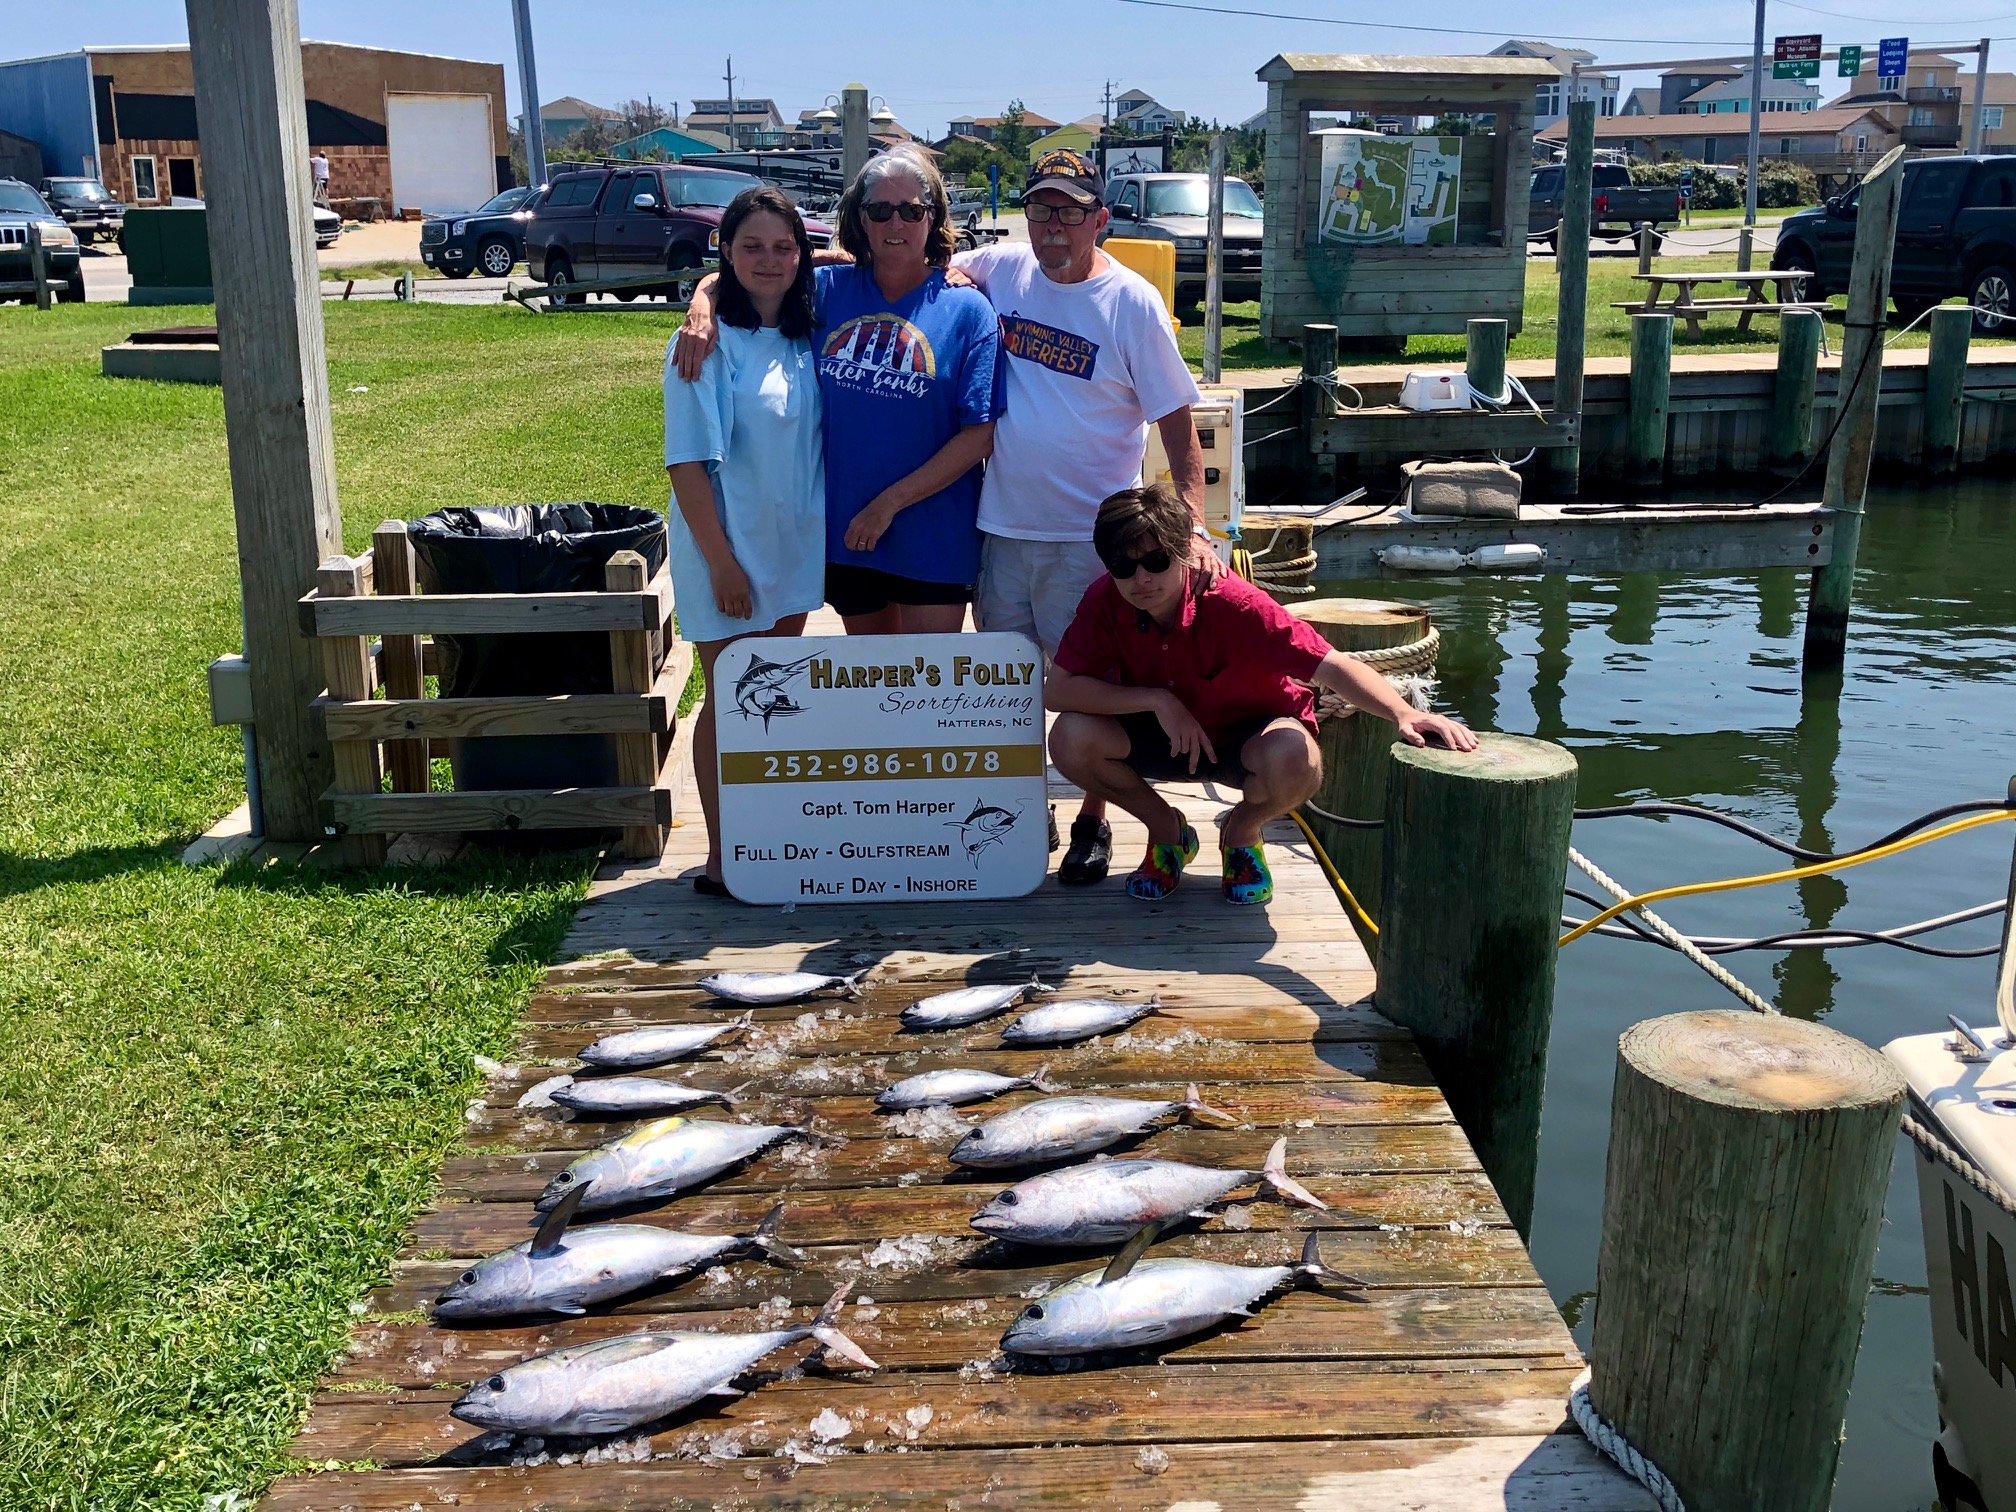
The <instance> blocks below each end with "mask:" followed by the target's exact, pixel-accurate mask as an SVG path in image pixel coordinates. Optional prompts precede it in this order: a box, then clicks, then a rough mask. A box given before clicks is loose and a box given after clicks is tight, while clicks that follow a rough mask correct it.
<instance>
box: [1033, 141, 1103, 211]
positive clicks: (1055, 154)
mask: <svg viewBox="0 0 2016 1512" xmlns="http://www.w3.org/2000/svg"><path fill="white" fill-rule="evenodd" d="M1038 189H1056V190H1060V191H1061V192H1063V193H1065V194H1068V195H1069V196H1070V197H1071V198H1072V199H1074V200H1076V201H1077V202H1078V203H1079V204H1081V205H1096V204H1098V203H1099V202H1100V201H1101V200H1102V199H1104V198H1105V197H1106V178H1105V175H1104V174H1102V173H1100V171H1099V170H1098V169H1097V168H1095V167H1093V166H1092V160H1091V159H1090V158H1088V157H1086V156H1085V155H1084V154H1083V153H1079V152H1073V151H1072V150H1071V149H1070V148H1068V147H1053V148H1051V149H1050V150H1049V151H1048V152H1046V153H1044V154H1043V155H1042V156H1041V157H1039V158H1037V159H1036V163H1035V166H1034V167H1032V168H1031V169H1030V170H1029V184H1028V187H1027V188H1025V189H1024V190H1023V191H1022V197H1023V198H1024V199H1027V198H1028V197H1029V196H1030V195H1032V194H1034V193H1035V192H1036V191H1037V190H1038Z"/></svg>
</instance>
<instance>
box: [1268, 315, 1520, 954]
mask: <svg viewBox="0 0 2016 1512" xmlns="http://www.w3.org/2000/svg"><path fill="white" fill-rule="evenodd" d="M1471 323H1472V324H1473V325H1475V324H1477V323H1478V322H1475V321H1473V322H1471ZM1496 324H1498V325H1499V326H1501V327H1502V326H1503V324H1504V322H1502V321H1499V322H1496ZM1288 612H1289V613H1290V614H1292V615H1294V616H1295V617H1296V618H1297V619H1300V620H1304V621H1306V622H1307V623H1308V624H1309V625H1311V626H1312V627H1314V628H1315V630H1316V631H1317V633H1319V634H1320V635H1321V636H1322V637H1323V638H1324V639H1325V640H1327V641H1328V642H1330V644H1331V645H1333V646H1335V647H1336V648H1337V649H1338V650H1339V651H1378V650H1384V649H1386V648H1387V647H1391V646H1411V645H1413V644H1415V643H1416V642H1417V641H1421V640H1425V639H1426V638H1427V636H1428V631H1429V629H1430V625H1429V616H1428V611H1427V609H1426V608H1424V607H1422V606H1421V605H1419V604H1399V603H1389V602H1386V601H1384V600H1381V599H1357V598H1337V599H1314V600H1311V601H1310V602H1308V603H1302V604H1292V605H1290V606H1289V608H1288ZM1318 732H1319V733H1318V739H1319V743H1320V744H1321V746H1322V749H1323V785H1322V786H1321V787H1320V788H1318V789H1317V790H1316V806H1317V807H1318V808H1323V809H1328V810H1329V811H1330V812H1331V813H1333V814H1339V815H1342V816H1343V817H1344V818H1346V819H1371V820H1377V819H1380V818H1382V817H1383V816H1384V814H1385V811H1386V773H1387V768H1388V767H1390V766H1391V765H1392V759H1393V754H1392V753H1393V727H1392V726H1391V725H1389V724H1388V723H1386V721H1385V720H1383V719H1380V718H1378V717H1376V716H1374V715H1370V714H1361V713H1350V714H1340V715H1335V716H1332V717H1330V718H1327V719H1325V720H1323V722H1322V723H1321V724H1320V725H1319V726H1318ZM1309 827H1310V828H1311V829H1313V830H1315V832H1316V838H1317V839H1318V840H1320V841H1322V842H1323V848H1324V850H1326V851H1328V852H1329V853H1330V859H1331V861H1332V862H1333V863H1334V864H1335V865H1336V867H1337V870H1338V873H1339V874H1340V875H1341V876H1342V877H1343V878H1344V881H1345V883H1346V885H1348V886H1349V887H1350V889H1351V892H1352V895H1353V896H1354V897H1356V898H1357V899H1358V902H1359V903H1360V905H1361V906H1363V908H1364V909H1365V911H1366V912H1367V913H1368V914H1370V915H1371V916H1372V917H1373V918H1374V919H1377V918H1378V917H1379V909H1380V905H1381V899H1382V896H1383V893H1384V889H1383V887H1382V886H1381V878H1380V853H1381V850H1382V844H1381V840H1380V833H1379V831H1378V830H1367V829H1354V828H1351V827H1350V826H1347V825H1342V824H1335V823H1332V822H1331V821H1330V820H1328V819H1324V818H1321V817H1320V816H1318V815H1315V814H1311V815H1310V816H1309ZM1351 922H1352V926H1353V927H1354V928H1356V929H1357V930H1358V934H1359V938H1360V940H1361V942H1362V943H1363V944H1364V946H1365V948H1366V950H1367V951H1368V952H1370V951H1375V950H1376V949H1377V942H1376V938H1375V937H1374V936H1373V935H1372V934H1371V933H1370V931H1368V930H1366V929H1365V928H1364V926H1363V925H1361V924H1359V923H1358V921H1357V919H1356V918H1353V919H1352V921H1351Z"/></svg>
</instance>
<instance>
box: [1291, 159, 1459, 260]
mask: <svg viewBox="0 0 2016 1512" xmlns="http://www.w3.org/2000/svg"><path fill="white" fill-rule="evenodd" d="M1318 135H1319V136H1321V137H1322V139H1323V178H1322V209H1321V214H1320V217H1319V219H1318V221H1317V236H1318V239H1319V240H1322V241H1329V242H1342V243H1344V244H1346V245H1347V246H1357V247H1369V246H1378V245H1381V244H1390V243H1395V242H1397V243H1401V244H1403V245H1406V246H1416V247H1420V246H1451V245H1453V244H1454V243H1455V241H1456V191H1457V181H1458V178H1459V176H1460V172H1461V168H1462V163H1463V139H1462V138H1461V137H1445V136H1411V137H1403V136H1381V135H1377V134H1375V133H1372V132H1362V131H1350V130H1342V131H1324V132H1319V133H1318Z"/></svg>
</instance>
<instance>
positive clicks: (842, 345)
mask: <svg viewBox="0 0 2016 1512" xmlns="http://www.w3.org/2000/svg"><path fill="white" fill-rule="evenodd" d="M819 370H820V372H822V373H823V374H825V375H826V377H827V378H829V379H831V380H832V381H833V382H834V383H837V384H838V385H840V387H842V388H851V389H858V390H860V391H861V392H863V393H874V394H887V393H898V394H914V395H917V396H919V397H922V396H923V395H925V394H927V393H929V392H930V386H931V380H932V379H933V378H935V377H937V376H938V359H937V357H936V356H935V355H933V353H932V351H931V342H930V340H929V339H928V338H927V337H926V336H925V334H924V333H923V332H922V331H920V330H918V329H917V327H916V326H914V325H912V324H911V323H910V322H909V321H907V320H905V319H904V318H903V317H902V316H901V315H891V314H889V313H887V312H886V311H885V312H883V313H882V314H879V315H857V316H855V317H854V318H853V319H852V320H850V321H848V322H846V323H845V324H844V325H842V326H840V327H839V329H837V330H835V331H834V332H833V334H832V335H830V336H828V337H827V338H826V344H825V345H824V346H823V347H821V348H820V349H819Z"/></svg>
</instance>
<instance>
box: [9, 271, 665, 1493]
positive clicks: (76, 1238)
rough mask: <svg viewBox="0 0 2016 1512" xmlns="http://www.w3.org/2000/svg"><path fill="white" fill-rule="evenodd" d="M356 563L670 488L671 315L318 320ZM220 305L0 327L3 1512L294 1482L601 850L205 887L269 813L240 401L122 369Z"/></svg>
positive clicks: (94, 309) (346, 313) (360, 312)
mask: <svg viewBox="0 0 2016 1512" xmlns="http://www.w3.org/2000/svg"><path fill="white" fill-rule="evenodd" d="M324 312H325V316H326V319H327V323H328V331H329V346H330V352H331V380H332V381H331V389H332V391H333V396H334V410H335V430H336V470H337V478H338V483H339V487H340V497H341V503H342V506H343V513H344V520H345V536H346V539H347V541H348V542H349V544H350V545H351V547H352V549H357V548H361V547H362V546H363V545H364V544H365V542H366V540H367V538H368V536H369V534H370V531H371V529H372V527H373V526H374V525H376V524H377V522H378V521H380V520H381V519H385V518H388V517H395V516H396V517H402V518H410V517H413V516H417V515H420V514H422V513H425V512H426V511H428V510H429V509H432V508H435V507H437V506H440V505H444V504H451V503H474V502H497V503H503V502H513V501H520V500H535V499H553V500H557V499H603V500H611V501H619V502H637V503H652V504H658V503H661V502H662V501H663V499H664V497H665V481H664V473H663V471H662V468H661V466H660V464H659V457H660V456H661V455H662V451H661V440H660V429H659V426H660V420H659V415H660V407H659V402H658V384H659V372H660V363H661V359H662V353H663V347H664V342H665V339H666V336H667V333H668V331H669V329H670V328H671V325H672V323H673V319H672V317H671V316H669V315H666V316H655V315H647V314H637V313H632V314H630V315H628V316H626V317H624V318H622V319H611V320H605V319H601V318H599V317H595V316H582V317H573V318H542V317H535V316H532V315H528V314H526V313H524V312H522V311H519V310H516V309H509V310H506V309H502V308H497V309H491V308H485V307H453V308H451V307H442V306H435V307H429V306H426V305H399V304H387V303H376V304H352V305H325V306H324ZM136 313H144V314H145V317H146V319H145V321H143V322H139V323H152V324H159V325H171V324H176V323H178V322H182V321H191V320H207V319H209V318H212V317H211V314H210V312H209V311H208V310H207V309H203V310H197V309H189V310H154V311H146V312H134V311H131V310H128V309H127V308H125V307H124V306H121V305H88V306H59V307H58V308H57V309H56V310H55V311H53V312H51V313H49V314H37V313H35V312H34V311H32V310H26V309H20V308H4V309H0V524H4V528H0V582H4V583H5V584H6V585H7V591H6V592H5V594H0V644H5V645H7V646H9V647H11V648H12V649H13V652H14V655H13V656H12V657H10V659H9V668H8V675H7V676H6V677H5V678H4V679H0V777H4V780H0V1023H4V1024H5V1025H6V1027H7V1030H8V1037H7V1047H8V1051H7V1061H8V1068H7V1069H8V1074H7V1075H6V1076H5V1077H4V1078H0V1191H4V1192H5V1193H6V1194H7V1198H8V1201H7V1213H6V1223H5V1226H4V1229H0V1507H5V1508H9V1509H15V1508H20V1509H28V1508H51V1509H57V1508H60V1509H65V1512H85V1509H92V1512H111V1509H125V1508H141V1507H145V1508H148V1509H156V1508H168V1509H184V1508H186V1509H188V1512H200V1509H202V1507H203V1505H204V1498H205V1497H206V1496H207V1495H217V1494H220V1493H226V1492H233V1491H236V1492H239V1493H242V1494H244V1495H246V1496H254V1495H256V1494H257V1493H258V1492H259V1490H260V1489H261V1487H262V1486H263V1485H264V1484H265V1482H266V1481H267V1480H268V1478H270V1477H271V1476H272V1475H273V1474H274V1473H276V1472H277V1471H279V1470H280V1469H282V1468H283V1466H284V1455H285V1450H286V1446H287V1443H288V1441H289V1439H290V1437H291V1436H292V1434H293V1432H294V1430H295V1427H296V1425H297V1423H298V1422H299V1419H300V1416H301V1413H302V1410H303V1404H304V1401H305V1397H306V1394H307V1392H308V1391H309V1389H310V1388H311V1386H312V1385H313V1383H314V1381H315V1379H316V1377H317V1376H318V1375H319V1374H320V1373H321V1372H322V1371H323V1369H324V1368H325V1367H326V1366H327V1365H328V1363H329V1361H330V1360H331V1359H332V1358H333V1357H334V1355H335V1353H336V1351H338V1350H339V1349H340V1348H341V1347H342V1342H343V1337H344V1331H345V1328H346V1325H347V1324H348V1323H349V1322H350V1313H349V1310H348V1309H349V1306H350V1304H351V1303H352V1302H353V1301H354V1300H355V1299H357V1298H358V1297H359V1296H360V1295H361V1294H362V1292H363V1291H364V1290H365V1288H366V1287H368V1286H369V1285H370V1284H371V1283H372V1282H373V1281H374V1280H376V1279H377V1278H379V1277H381V1276H382V1275H384V1274H385V1272H386V1267H387V1263H388V1261H389V1260H390V1258H391V1256H392V1255H393V1254H394V1252H395V1250H396V1248H397V1245H398V1242H399V1236H400V1233H401V1231H402V1228H403V1227H404V1225H405V1224H406V1223H407V1222H408V1221H409V1219H410V1218H411V1217H412V1216H413V1214H414V1213H415V1212H416V1211H417V1209H418V1208H419V1207H420V1206H421V1204H422V1203H423V1202H424V1201H425V1199H426V1198H427V1195H428V1193H429V1191H430V1189H431V1187H432V1184H433V1180H434V1173H435V1169H436V1167H437V1164H438V1162H439V1161H440V1159H441V1157H442V1155H443V1154H444V1153H445V1152H446V1151H448V1150H449V1149H451V1148H452V1147H453V1146H454V1145H455V1143H456V1141H457V1139H458V1137H459V1131H460V1130H461V1128H462V1110H463V1107H464V1105H465V1104H466V1103H467V1101H468V1100H469V1099H470V1098H471V1097H472V1096H473V1095H475V1093H476V1091H477V1088H478V1082H479V1077H478V1074H477V1072H476V1070H475V1067H474V1065H473V1062H472V1056H474V1055H476V1054H479V1053H480V1054H486V1055H491V1056H501V1055H503V1054H505V1053H506V1052H507V1051H508V1049H509V1047H510V1044H511V1040H512V1024H513V1021H514V1017H515V1014H516V1012H517V1009H518V1007H519V1005H520V1004H521V1003H522V1001H523V998H524V996H525V994H526V993H527V991H528V990H529V989H530V988H531V987H532V986H533V984H534V983H535V982H536V980H537V978H538V976H539V968H540V966H541V964H542V963H543V962H545V961H546V960H548V959H549V958H550V956H551V954H552V952H553V950H554V948H555V946H556V945H557V943H558V941H559V938H560V935H561V933H562V931H563V930H564V928H565V926H566V922H567V920H568V918H569V917H570V915H571V913H572V910H573V908H574V906H575V903H576V902H577V900H578V899H579V898H580V896H581V894H582V890H583V887H584V884H585V881H586V879H587V876H588V862H587V858H586V857H585V856H584V855H581V854H578V853H576V854H572V855H563V856H557V857H548V858H544V859H516V860H513V859H508V858H495V857H478V858H476V859H471V860H467V861H464V862H460V863H457V864H455V865H453V866H449V867H446V868H438V869H427V870H409V871H405V872H403V873H397V872H388V873H381V874H378V875H370V876H331V875H328V874H325V873H322V872H318V871H313V870H306V869H300V868H294V867H273V868H270V869H267V870H264V871H256V872H255V871H253V870H251V869H249V868H245V867H239V868H234V869H229V870H227V869H223V868H217V867H211V868H204V869H199V870H190V869H186V868H184V867H183V866H181V865H180V864H179V862H178V860H177V856H178V853H179V851H180V849H181V847H182V846H183V844H184V843H186V842H187V841H188V840H189V839H190V838H191V837H192V836H194V835H195V834H197V833H199V832H200V831H202V830H203V829H204V828H205V827H206V826H207V825H209V824H210V823H211V822H212V821H213V820H214V819H216V818H217V817H218V816H219V815H220V814H222V813H224V812H225V811H226V810H227V809H229V808H230V807H231V806H232V804H233V803H235V802H236V801H237V800H238V798H239V796H240V794H241V792H242V775H241V770H240V761H239V745H238V738H237V732H236V731H235V730H228V729H227V730H213V729H211V728H210V726H209V723H208V716H207V711H206V706H205V700H204V674H203V668H204V664H205V663H206V662H208V661H209V660H210V659H211V658H212V657H214V656H217V655H219V654H220V653H223V652H226V651H231V650H234V649H236V648H237V646H238V643H239V628H238V585H237V565H236V561H235V557H234V551H233V530H232V518H231V505H230V496H229V489H228V481H227V474H226V465H225V448H224V427H223V413H222V403H221V397H220V393H219V391H218V390H217V389H214V388H206V387H196V386H188V385H179V384H149V383H139V382H132V381H114V380H106V379H103V378H101V377H99V375H98V348H99V347H100V346H101V345H104V344H106V343H108V342H112V341H117V340H120V339H122V338H123V337H124V336H125V335H126V333H127V332H128V331H130V330H131V329H132V328H133V327H134V325H135V324H136Z"/></svg>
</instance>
